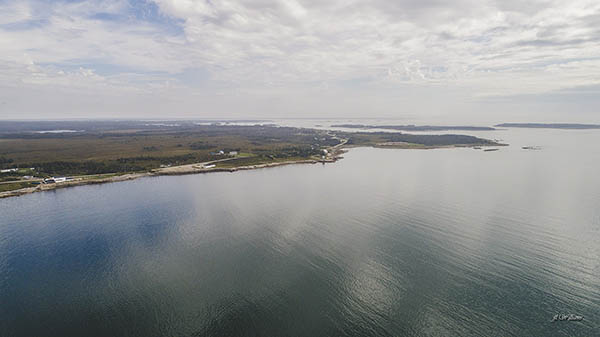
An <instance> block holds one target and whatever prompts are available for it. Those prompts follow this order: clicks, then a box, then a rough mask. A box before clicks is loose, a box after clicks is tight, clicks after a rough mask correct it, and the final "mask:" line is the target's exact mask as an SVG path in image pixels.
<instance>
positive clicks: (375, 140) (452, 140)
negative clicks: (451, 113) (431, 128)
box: [348, 132, 498, 147]
mask: <svg viewBox="0 0 600 337" xmlns="http://www.w3.org/2000/svg"><path fill="white" fill-rule="evenodd" d="M381 143H409V144H415V145H421V146H423V147H441V146H452V145H458V146H475V145H498V144H497V143H495V142H493V141H491V140H487V139H482V138H478V137H473V136H466V135H414V134H406V133H392V132H362V133H353V134H351V136H349V140H348V145H360V146H375V145H377V144H381Z"/></svg>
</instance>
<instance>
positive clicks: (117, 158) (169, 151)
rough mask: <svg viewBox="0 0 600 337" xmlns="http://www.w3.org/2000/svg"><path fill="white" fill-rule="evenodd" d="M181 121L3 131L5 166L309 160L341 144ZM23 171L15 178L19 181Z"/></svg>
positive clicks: (298, 133) (65, 169)
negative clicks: (142, 125) (250, 158)
mask: <svg viewBox="0 0 600 337" xmlns="http://www.w3.org/2000/svg"><path fill="white" fill-rule="evenodd" d="M181 124H182V125H181V126H179V127H176V128H173V127H162V128H159V127H152V128H146V129H144V128H141V129H136V128H134V127H133V126H132V125H131V124H130V122H123V125H122V127H123V129H117V128H116V127H115V125H114V124H110V125H111V128H110V129H109V130H106V131H97V128H96V129H94V127H87V125H85V124H78V125H77V126H76V129H78V130H80V129H86V128H91V129H93V130H94V131H93V132H84V131H82V132H77V133H65V134H55V133H43V134H40V133H32V132H28V131H21V132H20V133H18V134H15V133H14V132H5V133H0V157H1V158H2V161H0V168H12V167H33V168H35V170H36V171H37V173H36V176H38V177H46V176H57V175H97V174H105V173H123V172H137V171H150V170H152V169H156V168H159V167H160V166H161V165H163V166H165V165H171V166H176V165H183V164H192V163H198V162H207V161H212V160H219V159H224V158H229V157H231V156H230V155H229V153H230V152H232V151H235V153H238V154H237V155H236V156H239V157H242V156H257V157H259V158H266V159H263V161H264V160H267V159H270V160H277V159H282V158H284V159H289V158H297V157H298V158H308V157H310V156H314V155H317V154H320V153H321V150H322V149H324V148H327V147H330V146H332V145H335V144H338V143H339V140H337V139H335V138H333V137H332V136H330V135H328V134H327V133H326V132H324V131H319V130H312V129H299V128H288V127H273V126H228V125H195V124H193V123H187V124H185V123H181ZM20 127H21V128H23V127H24V126H20ZM40 128H41V127H38V129H40ZM63 128H64V127H61V129H63ZM220 151H222V152H223V154H220ZM22 175H25V174H21V172H19V173H18V174H13V175H11V177H13V178H14V180H17V179H19V178H21V176H22Z"/></svg>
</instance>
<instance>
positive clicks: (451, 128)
mask: <svg viewBox="0 0 600 337" xmlns="http://www.w3.org/2000/svg"><path fill="white" fill-rule="evenodd" d="M331 127H334V128H347V129H383V130H399V131H493V130H496V129H495V128H492V127H489V126H443V125H362V124H336V125H332V126H331Z"/></svg>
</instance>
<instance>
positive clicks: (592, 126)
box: [495, 123, 600, 130]
mask: <svg viewBox="0 0 600 337" xmlns="http://www.w3.org/2000/svg"><path fill="white" fill-rule="evenodd" d="M495 126H496V127H499V128H527V129H567V130H590V129H600V125H599V124H569V123H502V124H498V125H495Z"/></svg>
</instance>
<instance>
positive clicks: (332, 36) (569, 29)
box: [0, 0, 600, 113]
mask: <svg viewBox="0 0 600 337" xmlns="http://www.w3.org/2000/svg"><path fill="white" fill-rule="evenodd" d="M599 23H600V3H599V2H598V1H595V0H577V1H570V2H566V1H551V0H548V1H514V0H510V1H500V0H497V1H496V0H485V1H475V0H457V1H453V2H448V1H441V0H420V1H419V0H399V1H386V0H372V1H358V0H344V1H342V0H279V1H276V0H253V1H250V0H222V1H208V0H154V1H151V0H129V1H128V0H102V1H85V0H83V1H53V2H46V1H41V0H39V1H36V0H25V1H6V0H5V1H1V0H0V48H1V49H2V51H3V52H2V53H1V54H0V67H2V69H4V71H3V72H2V73H1V74H0V86H3V87H11V88H15V90H17V89H19V88H21V91H22V92H23V93H24V92H26V91H27V90H28V89H31V88H32V87H35V88H36V90H42V89H43V87H44V86H47V87H48V88H52V86H53V85H58V86H59V87H60V88H61V89H60V90H62V92H63V94H64V95H65V96H66V95H68V94H69V92H70V91H81V90H93V89H92V88H94V87H98V88H99V89H101V90H105V91H106V90H108V91H111V90H112V91H114V92H118V91H119V90H134V91H138V92H141V93H147V94H148V95H154V96H159V97H165V99H166V98H168V97H167V95H175V97H177V99H178V100H183V101H187V102H188V106H189V107H190V108H191V107H193V106H194V105H195V104H197V103H198V100H197V97H199V96H202V97H205V99H207V100H212V101H214V106H217V107H218V106H222V108H220V109H216V110H219V111H225V110H227V109H239V110H241V111H243V110H244V109H246V108H247V107H248V104H247V103H248V102H253V99H256V102H258V101H261V100H263V99H264V97H274V95H281V94H285V95H292V96H294V97H298V96H304V95H308V96H311V95H314V93H315V91H322V90H328V91H329V92H330V93H332V92H334V91H335V92H336V93H337V95H341V96H343V95H349V94H350V95H364V97H375V96H377V97H379V98H382V99H384V100H385V101H394V100H395V99H396V98H394V97H387V98H386V97H382V95H384V94H385V93H388V94H390V93H391V92H394V91H395V90H398V89H402V90H406V89H407V88H409V89H410V90H417V91H419V92H421V91H423V92H429V93H430V94H431V95H441V94H442V93H443V91H444V90H445V91H446V92H448V91H451V92H453V93H456V95H457V98H456V99H459V100H477V99H480V98H482V97H494V96H511V95H523V94H532V95H539V94H543V93H551V92H554V91H560V90H567V89H569V88H576V87H580V86H594V85H598V84H600V83H599V82H600V43H599V42H600V28H598V27H600V25H599ZM32 65H34V66H33V67H32ZM81 69H83V72H82V70H81ZM88 70H89V71H91V73H90V74H89V76H85V74H86V73H87V71H88ZM165 88H168V89H165ZM48 90H50V89H48ZM172 90H177V91H178V92H177V93H176V94H174V93H173V91H172ZM17 92H18V90H17ZM125 92H129V91H125ZM217 92H218V93H223V92H231V93H233V92H235V93H236V95H242V96H243V95H246V97H244V98H243V99H241V100H242V101H244V104H243V105H241V106H231V104H229V103H223V102H222V103H223V104H221V105H219V103H218V102H219V100H224V99H226V98H217V97H216V96H217V95H216V94H215V93H217ZM111 95H113V94H112V93H111ZM393 95H397V93H394V94H393ZM227 96H228V95H219V97H227ZM111 97H113V96H111ZM171 97H173V96H171ZM444 97H446V96H445V95H444ZM124 99H125V98H124ZM327 99H331V100H335V99H336V98H335V96H330V95H328V97H327ZM338 99H341V97H338ZM408 99H409V100H410V97H409V98H408ZM448 99H452V98H448ZM404 100H405V99H404V98H403V101H404ZM168 101H171V99H168ZM418 103H419V102H418V101H416V100H415V101H413V102H412V103H411V105H414V106H417V105H418ZM299 104H300V106H302V102H299ZM390 104H391V103H390ZM328 105H330V106H332V107H333V109H336V108H335V106H336V104H335V102H330V103H328ZM340 106H342V105H340ZM177 107H178V109H181V108H182V107H184V108H185V107H186V105H185V104H183V103H182V104H178V105H177ZM313 107H314V105H313V104H308V103H307V104H306V108H307V109H308V108H313ZM378 107H379V108H378V109H379V111H383V110H384V109H385V108H384V107H383V106H380V105H378ZM440 107H443V105H442V104H441V105H440ZM147 108H148V107H146V106H143V105H141V106H140V108H139V110H140V111H142V110H144V109H147ZM390 108H391V107H390ZM339 109H341V108H339ZM5 111H6V110H5ZM0 112H1V111H0ZM294 113H298V112H294ZM337 113H342V111H337Z"/></svg>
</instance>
